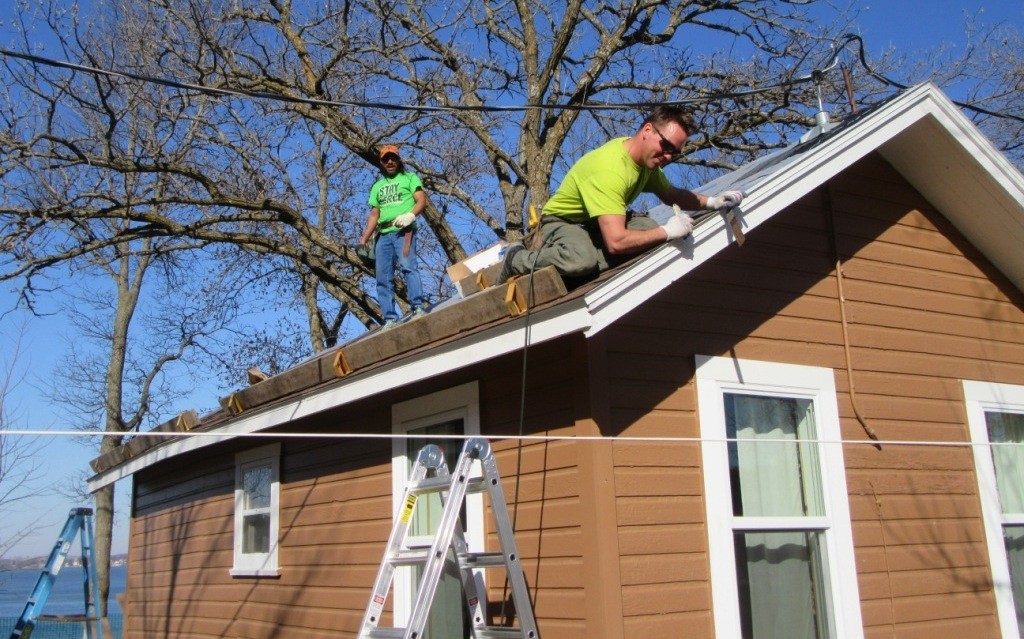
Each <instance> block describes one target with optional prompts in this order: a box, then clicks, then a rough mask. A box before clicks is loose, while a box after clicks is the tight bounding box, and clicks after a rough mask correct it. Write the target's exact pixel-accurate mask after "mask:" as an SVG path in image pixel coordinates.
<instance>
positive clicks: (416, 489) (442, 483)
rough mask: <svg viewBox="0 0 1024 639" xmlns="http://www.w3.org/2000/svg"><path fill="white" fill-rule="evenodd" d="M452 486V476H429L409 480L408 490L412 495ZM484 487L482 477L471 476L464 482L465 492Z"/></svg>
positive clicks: (472, 491)
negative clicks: (412, 480)
mask: <svg viewBox="0 0 1024 639" xmlns="http://www.w3.org/2000/svg"><path fill="white" fill-rule="evenodd" d="M451 486H452V477H451V476H450V475H449V476H447V477H429V478H427V479H421V480H420V481H414V482H409V485H408V487H407V488H408V490H409V492H410V493H411V494H413V495H422V494H424V493H439V492H441V491H443V490H448V489H449V488H451ZM485 489H486V484H484V480H483V477H473V478H472V479H470V480H469V481H468V482H466V492H467V493H479V492H483V491H484V490H485Z"/></svg>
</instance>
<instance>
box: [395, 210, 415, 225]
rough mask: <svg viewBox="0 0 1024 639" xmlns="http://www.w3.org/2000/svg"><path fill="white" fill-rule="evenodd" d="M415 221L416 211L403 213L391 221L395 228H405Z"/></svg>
mask: <svg viewBox="0 0 1024 639" xmlns="http://www.w3.org/2000/svg"><path fill="white" fill-rule="evenodd" d="M415 221H416V214H415V213H402V214H401V215H399V216H398V217H396V218H395V219H394V220H393V221H392V222H391V223H392V224H393V225H394V227H395V228H398V229H404V228H405V227H407V226H409V225H410V224H412V223H413V222H415Z"/></svg>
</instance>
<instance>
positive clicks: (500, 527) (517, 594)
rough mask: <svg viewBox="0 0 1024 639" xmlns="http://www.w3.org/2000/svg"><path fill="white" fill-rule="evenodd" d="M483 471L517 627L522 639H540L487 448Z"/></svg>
mask: <svg viewBox="0 0 1024 639" xmlns="http://www.w3.org/2000/svg"><path fill="white" fill-rule="evenodd" d="M480 465H481V468H482V470H483V475H484V482H485V484H486V486H487V495H488V496H489V497H490V500H491V510H492V511H493V513H494V524H495V527H496V528H497V532H498V541H499V543H500V545H501V553H502V556H503V557H504V559H505V571H506V574H507V577H508V580H509V584H510V585H511V588H512V601H513V602H514V603H515V613H516V617H518V618H519V627H520V628H521V629H522V632H523V636H524V637H529V638H532V639H539V637H540V634H539V631H538V630H537V620H536V618H535V617H534V615H533V602H532V600H531V599H530V591H529V589H528V588H527V587H526V577H525V576H524V574H523V566H522V562H521V560H520V556H519V549H518V548H517V547H516V540H515V534H514V531H513V530H512V524H511V522H509V519H508V504H507V503H506V502H505V493H504V492H503V491H502V488H501V478H500V477H499V475H498V463H497V461H496V460H495V459H494V454H493V452H492V451H491V449H490V445H489V444H488V445H487V452H486V455H484V456H483V458H482V459H481V460H480Z"/></svg>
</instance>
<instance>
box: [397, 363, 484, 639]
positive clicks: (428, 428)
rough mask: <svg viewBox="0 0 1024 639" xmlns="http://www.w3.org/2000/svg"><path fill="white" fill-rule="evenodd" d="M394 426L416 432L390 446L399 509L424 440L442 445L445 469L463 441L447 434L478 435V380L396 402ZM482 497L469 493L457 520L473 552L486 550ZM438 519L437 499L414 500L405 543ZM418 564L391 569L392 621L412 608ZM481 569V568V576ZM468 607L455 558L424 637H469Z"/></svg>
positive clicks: (423, 537) (422, 538)
mask: <svg viewBox="0 0 1024 639" xmlns="http://www.w3.org/2000/svg"><path fill="white" fill-rule="evenodd" d="M391 415H392V428H393V431H394V433H395V434H396V435H416V437H411V438H404V437H403V438H395V439H394V440H393V441H394V443H393V445H392V480H393V489H392V496H393V504H392V505H393V512H394V513H396V514H397V513H398V510H399V507H400V506H401V505H402V496H403V494H404V492H405V484H406V481H407V480H408V477H409V471H410V470H411V469H412V464H413V462H414V461H415V460H416V454H417V453H418V452H419V450H420V449H421V448H422V447H423V446H425V445H426V444H436V445H438V446H441V448H443V449H444V452H445V459H446V461H447V463H448V468H449V469H451V468H452V467H453V466H454V465H455V461H456V460H457V459H458V457H459V453H461V452H462V445H463V443H464V442H465V440H464V439H463V438H461V437H453V438H446V437H445V435H458V436H462V435H479V434H480V404H479V399H478V391H477V384H476V382H471V383H468V384H463V385H461V386H456V387H454V388H450V389H447V390H444V391H440V392H437V393H432V394H430V395H425V396H423V397H419V398H416V399H413V400H409V401H406V402H402V403H400V404H395V405H394V406H393V407H392V412H391ZM483 509H484V503H483V495H482V494H479V493H477V494H472V495H467V497H466V504H465V507H464V508H463V510H462V513H461V518H462V523H463V526H464V528H463V530H464V532H465V535H466V543H467V545H468V546H469V549H470V550H471V551H473V550H475V551H482V550H483V549H484V524H483ZM440 517H441V498H440V496H439V495H436V494H435V495H429V496H428V497H426V498H423V497H421V498H420V499H419V500H417V503H416V509H415V510H414V512H413V521H412V525H411V528H410V536H409V539H408V542H407V545H409V546H417V545H429V543H430V542H431V540H432V533H433V532H434V531H435V530H436V529H437V525H438V522H439V520H440ZM419 572H420V570H419V568H411V567H399V568H398V569H397V570H396V571H395V588H394V598H395V620H396V625H402V624H403V623H404V622H405V621H406V620H407V619H408V618H409V612H410V608H411V607H412V597H413V595H414V594H415V589H416V584H417V583H418V581H419ZM482 578H483V571H482V570H481V571H480V579H482ZM469 633H471V628H470V625H469V619H468V611H467V610H466V609H465V604H464V598H463V596H462V582H461V580H460V578H459V573H458V569H457V567H456V566H455V564H454V562H449V564H448V565H447V566H446V568H445V572H444V575H443V577H442V579H441V583H440V584H439V585H438V589H437V594H436V595H435V599H434V605H433V606H432V607H431V611H430V616H429V618H428V620H427V626H426V630H425V632H424V637H423V639H455V638H458V637H468V636H470V634H469Z"/></svg>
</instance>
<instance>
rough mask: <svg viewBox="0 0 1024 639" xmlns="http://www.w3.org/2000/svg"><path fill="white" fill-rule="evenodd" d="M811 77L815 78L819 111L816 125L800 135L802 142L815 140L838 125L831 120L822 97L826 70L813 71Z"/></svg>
mask: <svg viewBox="0 0 1024 639" xmlns="http://www.w3.org/2000/svg"><path fill="white" fill-rule="evenodd" d="M811 78H812V79H813V80H814V91H815V93H817V95H818V112H817V113H815V114H814V127H813V128H812V129H811V130H810V131H808V132H807V133H804V134H803V135H802V136H801V137H800V142H807V141H808V140H813V139H814V138H816V137H818V136H819V135H821V134H822V133H825V132H827V131H829V130H831V129H833V128H835V126H836V125H835V123H834V122H831V121H830V120H829V117H828V111H826V110H825V101H824V100H823V99H822V97H821V94H822V86H821V85H822V81H823V80H824V78H825V71H813V72H811Z"/></svg>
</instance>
